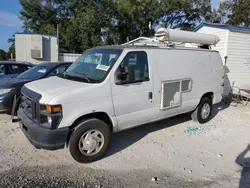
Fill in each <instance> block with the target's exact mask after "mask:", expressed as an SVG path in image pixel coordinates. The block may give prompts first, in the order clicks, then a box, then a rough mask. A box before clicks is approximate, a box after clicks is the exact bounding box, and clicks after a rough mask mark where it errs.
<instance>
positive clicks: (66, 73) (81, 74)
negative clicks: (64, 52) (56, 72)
mask: <svg viewBox="0 0 250 188" xmlns="http://www.w3.org/2000/svg"><path fill="white" fill-rule="evenodd" d="M74 73H75V74H78V75H80V76H81V77H79V76H74V75H72V74H69V73H68V72H67V71H65V72H64V73H63V75H64V77H67V76H70V77H77V78H84V79H85V80H87V81H88V82H91V81H90V79H89V78H88V77H87V76H86V75H85V74H83V73H80V72H74Z"/></svg>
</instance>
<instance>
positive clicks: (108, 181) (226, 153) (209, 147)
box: [0, 104, 250, 188]
mask: <svg viewBox="0 0 250 188" xmlns="http://www.w3.org/2000/svg"><path fill="white" fill-rule="evenodd" d="M0 127H1V130H0V143H1V144H0V187H10V186H11V187H230V188H231V187H248V188H249V187H250V170H249V169H250V168H249V167H250V152H249V153H248V150H250V146H249V147H248V144H250V136H249V135H250V107H249V106H248V107H242V106H238V107H228V106H226V105H222V104H221V105H217V106H215V109H214V113H213V119H212V120H211V121H210V122H209V123H207V124H205V125H203V126H201V127H200V125H199V124H198V123H196V122H193V121H191V120H190V118H189V116H187V115H181V116H178V117H174V118H171V119H168V120H164V121H160V122H157V123H154V124H149V125H145V126H141V127H138V128H135V129H131V130H128V131H125V132H121V133H117V134H115V135H114V136H113V138H112V143H111V146H110V149H109V152H108V154H107V155H106V157H105V158H104V159H102V160H100V161H98V162H95V163H91V164H87V165H83V164H78V163H76V162H75V161H73V159H72V158H71V157H70V155H69V152H68V150H67V149H64V150H58V151H45V150H37V149H35V148H34V147H33V146H32V145H31V144H30V143H29V142H28V140H27V139H26V138H25V136H24V135H23V134H22V132H21V130H20V128H19V127H18V124H17V123H14V124H12V123H11V122H10V117H9V116H8V115H2V114H1V115H0ZM188 127H191V128H193V129H191V130H190V131H191V132H189V133H188V132H185V130H188V129H187V128H188ZM242 152H243V153H242ZM245 153H246V155H245ZM240 164H241V165H240ZM154 177H155V178H154ZM152 178H153V179H152ZM153 180H154V181H153Z"/></svg>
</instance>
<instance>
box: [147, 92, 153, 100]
mask: <svg viewBox="0 0 250 188" xmlns="http://www.w3.org/2000/svg"><path fill="white" fill-rule="evenodd" d="M151 99H153V92H149V93H148V100H151Z"/></svg>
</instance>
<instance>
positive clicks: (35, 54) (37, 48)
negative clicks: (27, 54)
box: [31, 35, 43, 59]
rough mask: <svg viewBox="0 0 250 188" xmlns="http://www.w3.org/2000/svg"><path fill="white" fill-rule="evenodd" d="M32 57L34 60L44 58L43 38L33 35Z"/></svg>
mask: <svg viewBox="0 0 250 188" xmlns="http://www.w3.org/2000/svg"><path fill="white" fill-rule="evenodd" d="M31 57H32V58H33V59H42V58H43V37H42V36H41V35H31Z"/></svg>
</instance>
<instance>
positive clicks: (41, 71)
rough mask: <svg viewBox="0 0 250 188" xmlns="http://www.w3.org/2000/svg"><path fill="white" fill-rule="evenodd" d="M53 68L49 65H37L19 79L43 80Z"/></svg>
mask: <svg viewBox="0 0 250 188" xmlns="http://www.w3.org/2000/svg"><path fill="white" fill-rule="evenodd" d="M51 68H52V66H49V65H37V66H35V67H32V68H31V69H29V70H27V71H25V72H23V73H22V74H20V75H18V76H17V78H21V79H31V80H36V79H40V78H42V77H43V76H44V75H45V74H46V73H47V72H49V71H50V70H51Z"/></svg>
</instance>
